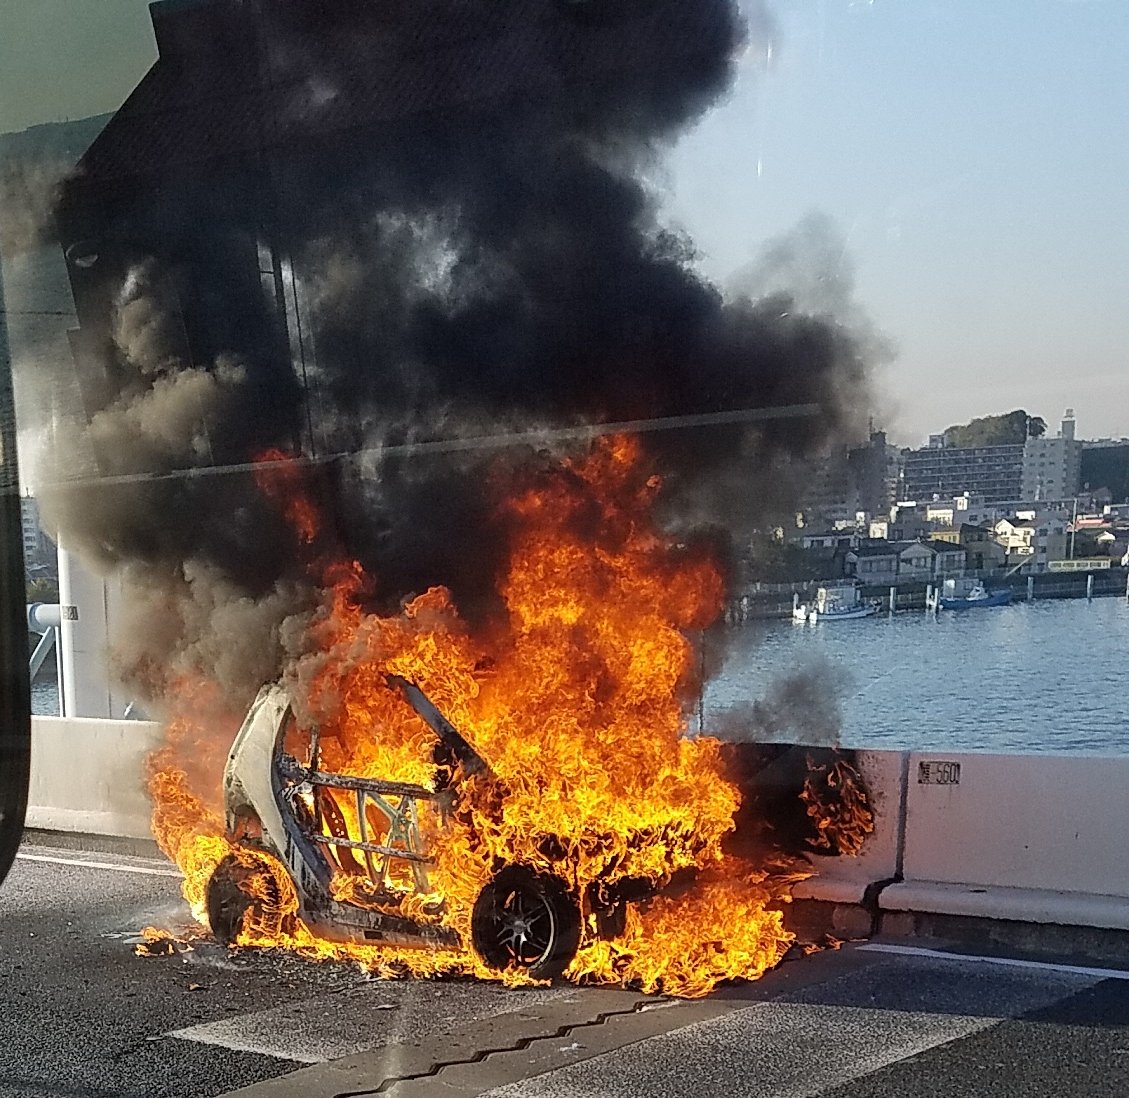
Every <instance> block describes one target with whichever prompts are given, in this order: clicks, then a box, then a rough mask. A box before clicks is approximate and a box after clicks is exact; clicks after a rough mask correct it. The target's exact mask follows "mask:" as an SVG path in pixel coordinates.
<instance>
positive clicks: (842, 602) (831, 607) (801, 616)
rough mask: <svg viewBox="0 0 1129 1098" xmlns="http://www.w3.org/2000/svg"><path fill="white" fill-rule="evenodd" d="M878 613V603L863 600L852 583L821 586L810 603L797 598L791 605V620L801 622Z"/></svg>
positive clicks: (849, 619)
mask: <svg viewBox="0 0 1129 1098" xmlns="http://www.w3.org/2000/svg"><path fill="white" fill-rule="evenodd" d="M877 613H878V605H877V603H873V602H863V601H862V599H860V598H859V590H858V588H857V587H856V586H854V584H839V585H837V586H834V587H821V588H819V590H818V591H816V593H815V599H814V600H813V601H812V602H810V603H801V602H800V601H799V599H798V598H797V600H796V604H795V605H794V606H793V607H792V620H793V621H803V622H817V621H851V620H854V619H855V618H869V617H871V616H872V615H873V614H877Z"/></svg>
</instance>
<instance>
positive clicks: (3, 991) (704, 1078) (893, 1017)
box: [0, 846, 1129, 1098]
mask: <svg viewBox="0 0 1129 1098" xmlns="http://www.w3.org/2000/svg"><path fill="white" fill-rule="evenodd" d="M185 917H186V912H185V911H184V908H183V905H182V903H181V901H180V899H179V890H178V886H177V881H176V879H175V877H174V876H172V875H171V872H170V871H169V870H168V868H167V867H166V866H164V865H163V864H162V863H159V862H155V861H151V860H146V859H139V858H130V857H125V856H122V855H118V854H91V853H82V852H75V851H66V850H53V849H50V848H46V847H42V846H32V847H27V848H25V850H24V852H23V854H22V856H21V858H20V860H19V861H18V862H17V865H16V868H15V870H14V871H13V873H12V876H11V877H10V878H9V880H8V881H7V882H6V883H5V885H4V886H3V888H0V974H2V976H3V984H2V987H0V1098H9V1096H12V1098H14V1096H20V1098H23V1096H28V1098H31V1096H35V1098H42V1096H46V1095H53V1096H73V1098H96V1096H97V1098H102V1096H111V1095H112V1096H126V1095H127V1096H130V1098H133V1096H138V1098H163V1096H166V1095H168V1096H177V1098H183V1096H194V1098H197V1096H198V1098H211V1096H218V1095H223V1094H229V1093H236V1092H238V1093H239V1094H240V1095H242V1096H245V1098H297V1096H299V1095H301V1096H302V1098H322V1096H325V1098H330V1096H335V1098H336V1096H343V1095H352V1096H358V1098H359V1096H360V1095H365V1094H375V1093H381V1094H386V1095H391V1096H393V1098H414V1096H417V1095H418V1096H424V1095H427V1096H432V1095H443V1096H448V1098H460V1096H463V1095H466V1096H471V1095H481V1094H487V1095H490V1096H491V1098H650V1096H652V1095H653V1096H655V1098H691V1096H693V1098H702V1096H706V1095H725V1096H726V1098H730V1096H733V1098H736V1096H746V1095H747V1096H757V1098H761V1096H778V1098H801V1096H817V1095H819V1096H828V1098H886V1096H894V1095H897V1096H898V1098H914V1096H917V1095H920V1096H922V1098H924V1096H926V1095H930V1096H932V1095H951V1096H964V1095H968V1096H974V1095H975V1096H980V1095H991V1096H999V1098H1021V1096H1022V1098H1042V1096H1046V1098H1052V1096H1054V1098H1058V1096H1060V1095H1063V1094H1072V1095H1082V1096H1091V1095H1092V1096H1094V1098H1097V1096H1101V1098H1107V1096H1115V1095H1123V1094H1126V1095H1129V980H1126V979H1124V978H1122V974H1118V973H1112V972H1109V971H1106V970H1096V969H1095V970H1084V969H1077V968H1071V967H1069V966H1060V965H1045V966H1038V965H1034V966H1033V965H1030V964H1021V965H1018V966H1013V965H1002V964H1000V963H998V959H985V958H975V957H964V958H959V959H953V958H951V957H945V956H939V955H937V954H936V952H933V951H930V950H924V951H923V950H922V949H920V948H919V946H920V945H921V943H916V944H913V945H911V946H910V947H909V949H910V952H908V953H907V952H898V950H901V949H903V948H904V947H903V946H901V945H899V944H897V943H872V944H871V945H869V946H866V947H847V948H845V949H843V950H841V951H839V952H827V953H822V954H818V955H816V956H814V957H811V958H806V959H802V960H798V961H794V962H789V963H786V964H784V965H783V966H781V968H780V969H778V970H777V971H776V972H774V973H772V974H770V975H769V976H768V977H767V978H766V979H764V980H762V981H760V982H759V983H756V984H752V985H747V986H743V987H733V988H728V989H725V990H723V991H722V992H720V993H719V994H717V995H715V996H713V997H711V998H710V999H708V1000H704V1001H701V1002H696V1003H689V1004H685V1003H674V1002H670V1001H667V1000H662V999H655V998H652V999H648V998H646V997H644V996H640V995H635V994H633V993H630V992H627V991H622V990H608V989H578V988H573V987H569V986H567V985H563V986H557V987H552V988H547V989H537V990H532V991H519V992H513V991H506V990H504V989H501V988H498V987H494V986H490V985H483V984H478V983H474V982H470V981H448V982H425V981H383V980H369V979H366V978H365V977H364V976H363V975H362V974H360V973H357V972H356V971H354V970H352V969H349V968H347V967H339V966H328V965H311V964H306V963H304V962H300V961H296V960H293V959H290V958H285V957H278V956H273V955H270V954H255V953H246V952H242V953H235V954H232V955H230V956H229V955H228V953H227V952H226V951H224V950H222V949H220V948H218V947H217V946H215V945H214V944H211V943H208V942H203V943H200V944H199V945H198V946H197V948H195V949H194V950H192V951H191V952H188V953H183V954H178V955H174V956H167V957H153V958H140V957H137V956H135V955H134V952H133V944H134V942H135V940H136V936H137V933H138V931H139V930H140V928H141V927H143V926H145V925H147V924H151V923H157V924H163V925H173V924H176V923H178V922H183V921H184V920H185Z"/></svg>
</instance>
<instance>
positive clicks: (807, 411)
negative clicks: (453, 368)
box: [45, 404, 821, 488]
mask: <svg viewBox="0 0 1129 1098" xmlns="http://www.w3.org/2000/svg"><path fill="white" fill-rule="evenodd" d="M820 411H821V407H820V405H818V404H787V405H781V406H779V407H775V408H742V409H737V410H734V411H730V412H704V413H700V414H695V415H684V416H665V417H663V418H661V419H628V420H620V421H618V422H614V423H594V424H586V425H581V426H576V427H552V428H546V429H545V430H539V431H538V430H534V431H517V432H510V433H506V434H496V435H473V436H470V437H467V438H446V439H432V440H428V441H425V442H405V443H396V444H394V445H391V446H371V447H365V448H363V449H360V450H352V451H343V452H341V453H336V454H326V455H324V456H321V457H317V458H310V457H304V456H300V457H287V458H280V459H275V460H271V461H245V462H238V463H235V464H230V465H201V466H196V467H194V468H188V469H173V470H170V471H169V472H167V473H118V474H114V475H110V476H90V477H62V478H59V479H58V480H54V481H48V482H47V483H46V485H45V486H50V487H68V488H80V487H94V486H95V485H116V484H138V483H153V482H157V481H165V480H192V479H196V478H199V477H211V476H226V475H229V474H232V473H250V472H253V471H259V470H266V469H273V468H289V467H293V466H295V465H298V466H306V467H315V466H321V465H329V464H332V463H334V462H345V461H358V460H360V459H361V458H368V457H372V458H376V459H380V458H386V457H401V456H409V455H417V454H453V453H463V452H466V451H471V450H502V449H505V448H506V447H509V446H524V445H531V446H544V445H546V444H547V443H551V442H584V441H590V440H592V439H596V438H602V437H606V436H608V435H637V434H650V433H653V432H656V431H673V430H685V429H693V428H696V427H722V426H731V425H736V424H742V423H761V422H765V421H768V420H775V419H800V418H805V417H808V416H815V415H818V414H819V413H820Z"/></svg>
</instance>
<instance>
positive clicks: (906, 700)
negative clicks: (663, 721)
mask: <svg viewBox="0 0 1129 1098" xmlns="http://www.w3.org/2000/svg"><path fill="white" fill-rule="evenodd" d="M717 650H721V651H723V652H724V653H725V655H724V657H721V656H717V655H714V654H713V653H715V652H716V651H717ZM708 651H709V652H710V656H708V657H707V658H708V659H710V660H711V662H712V661H713V660H721V661H722V662H721V667H720V669H719V670H718V671H717V672H716V673H715V674H714V676H713V679H712V681H711V682H710V684H709V685H708V686H707V689H706V693H705V698H704V712H705V727H706V730H707V731H711V730H722V731H724V732H726V734H729V735H741V734H742V730H743V729H747V728H748V727H749V726H750V724H751V725H752V726H753V727H755V728H757V729H758V730H759V731H760V732H762V733H763V732H764V731H765V730H766V729H765V726H766V725H767V726H768V731H769V732H770V733H774V736H773V737H772V738H778V739H780V740H784V741H789V742H813V741H814V742H823V741H825V740H826V739H829V738H831V732H829V728H830V729H831V730H833V729H834V726H835V725H836V724H839V720H838V719H837V715H836V713H835V709H836V708H838V710H839V711H840V714H841V727H840V728H839V730H838V734H839V736H840V739H841V742H842V743H843V744H844V745H846V746H849V747H875V748H898V749H904V748H909V749H930V750H934V749H936V750H953V751H998V752H1027V751H1030V752H1050V753H1056V754H1103V755H1129V690H1127V689H1126V680H1127V675H1126V671H1127V664H1129V605H1127V604H1126V602H1125V600H1124V599H1123V598H1103V599H1095V600H1094V601H1093V602H1086V600H1084V599H1046V600H1041V601H1035V602H1020V603H1017V604H1015V605H1012V606H1008V607H1000V608H996V609H980V610H969V611H965V612H963V613H952V612H949V613H945V612H944V611H942V612H941V614H939V615H938V616H937V617H933V616H931V615H926V614H924V613H901V614H896V615H894V616H893V617H889V616H887V615H885V614H884V615H881V616H880V617H877V618H866V619H863V620H860V621H843V622H819V623H817V624H815V625H806V624H796V623H794V622H792V621H760V622H751V623H749V624H747V625H743V626H737V627H732V628H728V629H726V630H725V631H724V633H721V634H719V635H718V636H717V638H716V639H711V642H710V648H709V649H708ZM773 684H775V685H773ZM766 698H767V699H768V700H769V704H767V705H764V704H762V705H761V706H760V707H759V716H756V717H754V718H753V719H752V720H751V721H750V719H749V715H748V713H747V712H746V711H745V710H743V709H742V708H740V707H742V706H745V707H747V706H748V703H749V702H751V701H752V700H754V699H762V700H763V699H766ZM735 706H736V707H738V708H737V709H736V710H734V708H733V707H735ZM711 726H712V727H711ZM762 738H763V737H762Z"/></svg>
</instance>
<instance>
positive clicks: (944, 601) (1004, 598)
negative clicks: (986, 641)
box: [938, 580, 1011, 610]
mask: <svg viewBox="0 0 1129 1098" xmlns="http://www.w3.org/2000/svg"><path fill="white" fill-rule="evenodd" d="M954 587H955V585H953V583H952V581H951V580H949V581H947V582H946V583H945V593H944V594H943V595H941V596H940V598H939V599H938V605H939V606H940V607H941V609H942V610H971V609H972V608H974V607H977V606H1007V605H1008V603H1010V602H1011V591H1010V590H1009V589H1008V588H1006V587H1005V588H1004V589H1003V590H1000V591H989V590H988V589H987V588H986V587H985V586H984V584H983V583H982V582H981V581H980V580H977V581H976V582H975V583H974V584H973V585H972V587H971V588H970V589H969V590H968V592H967V593H966V594H963V595H958V594H957V593H956V591H955V589H954Z"/></svg>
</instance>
